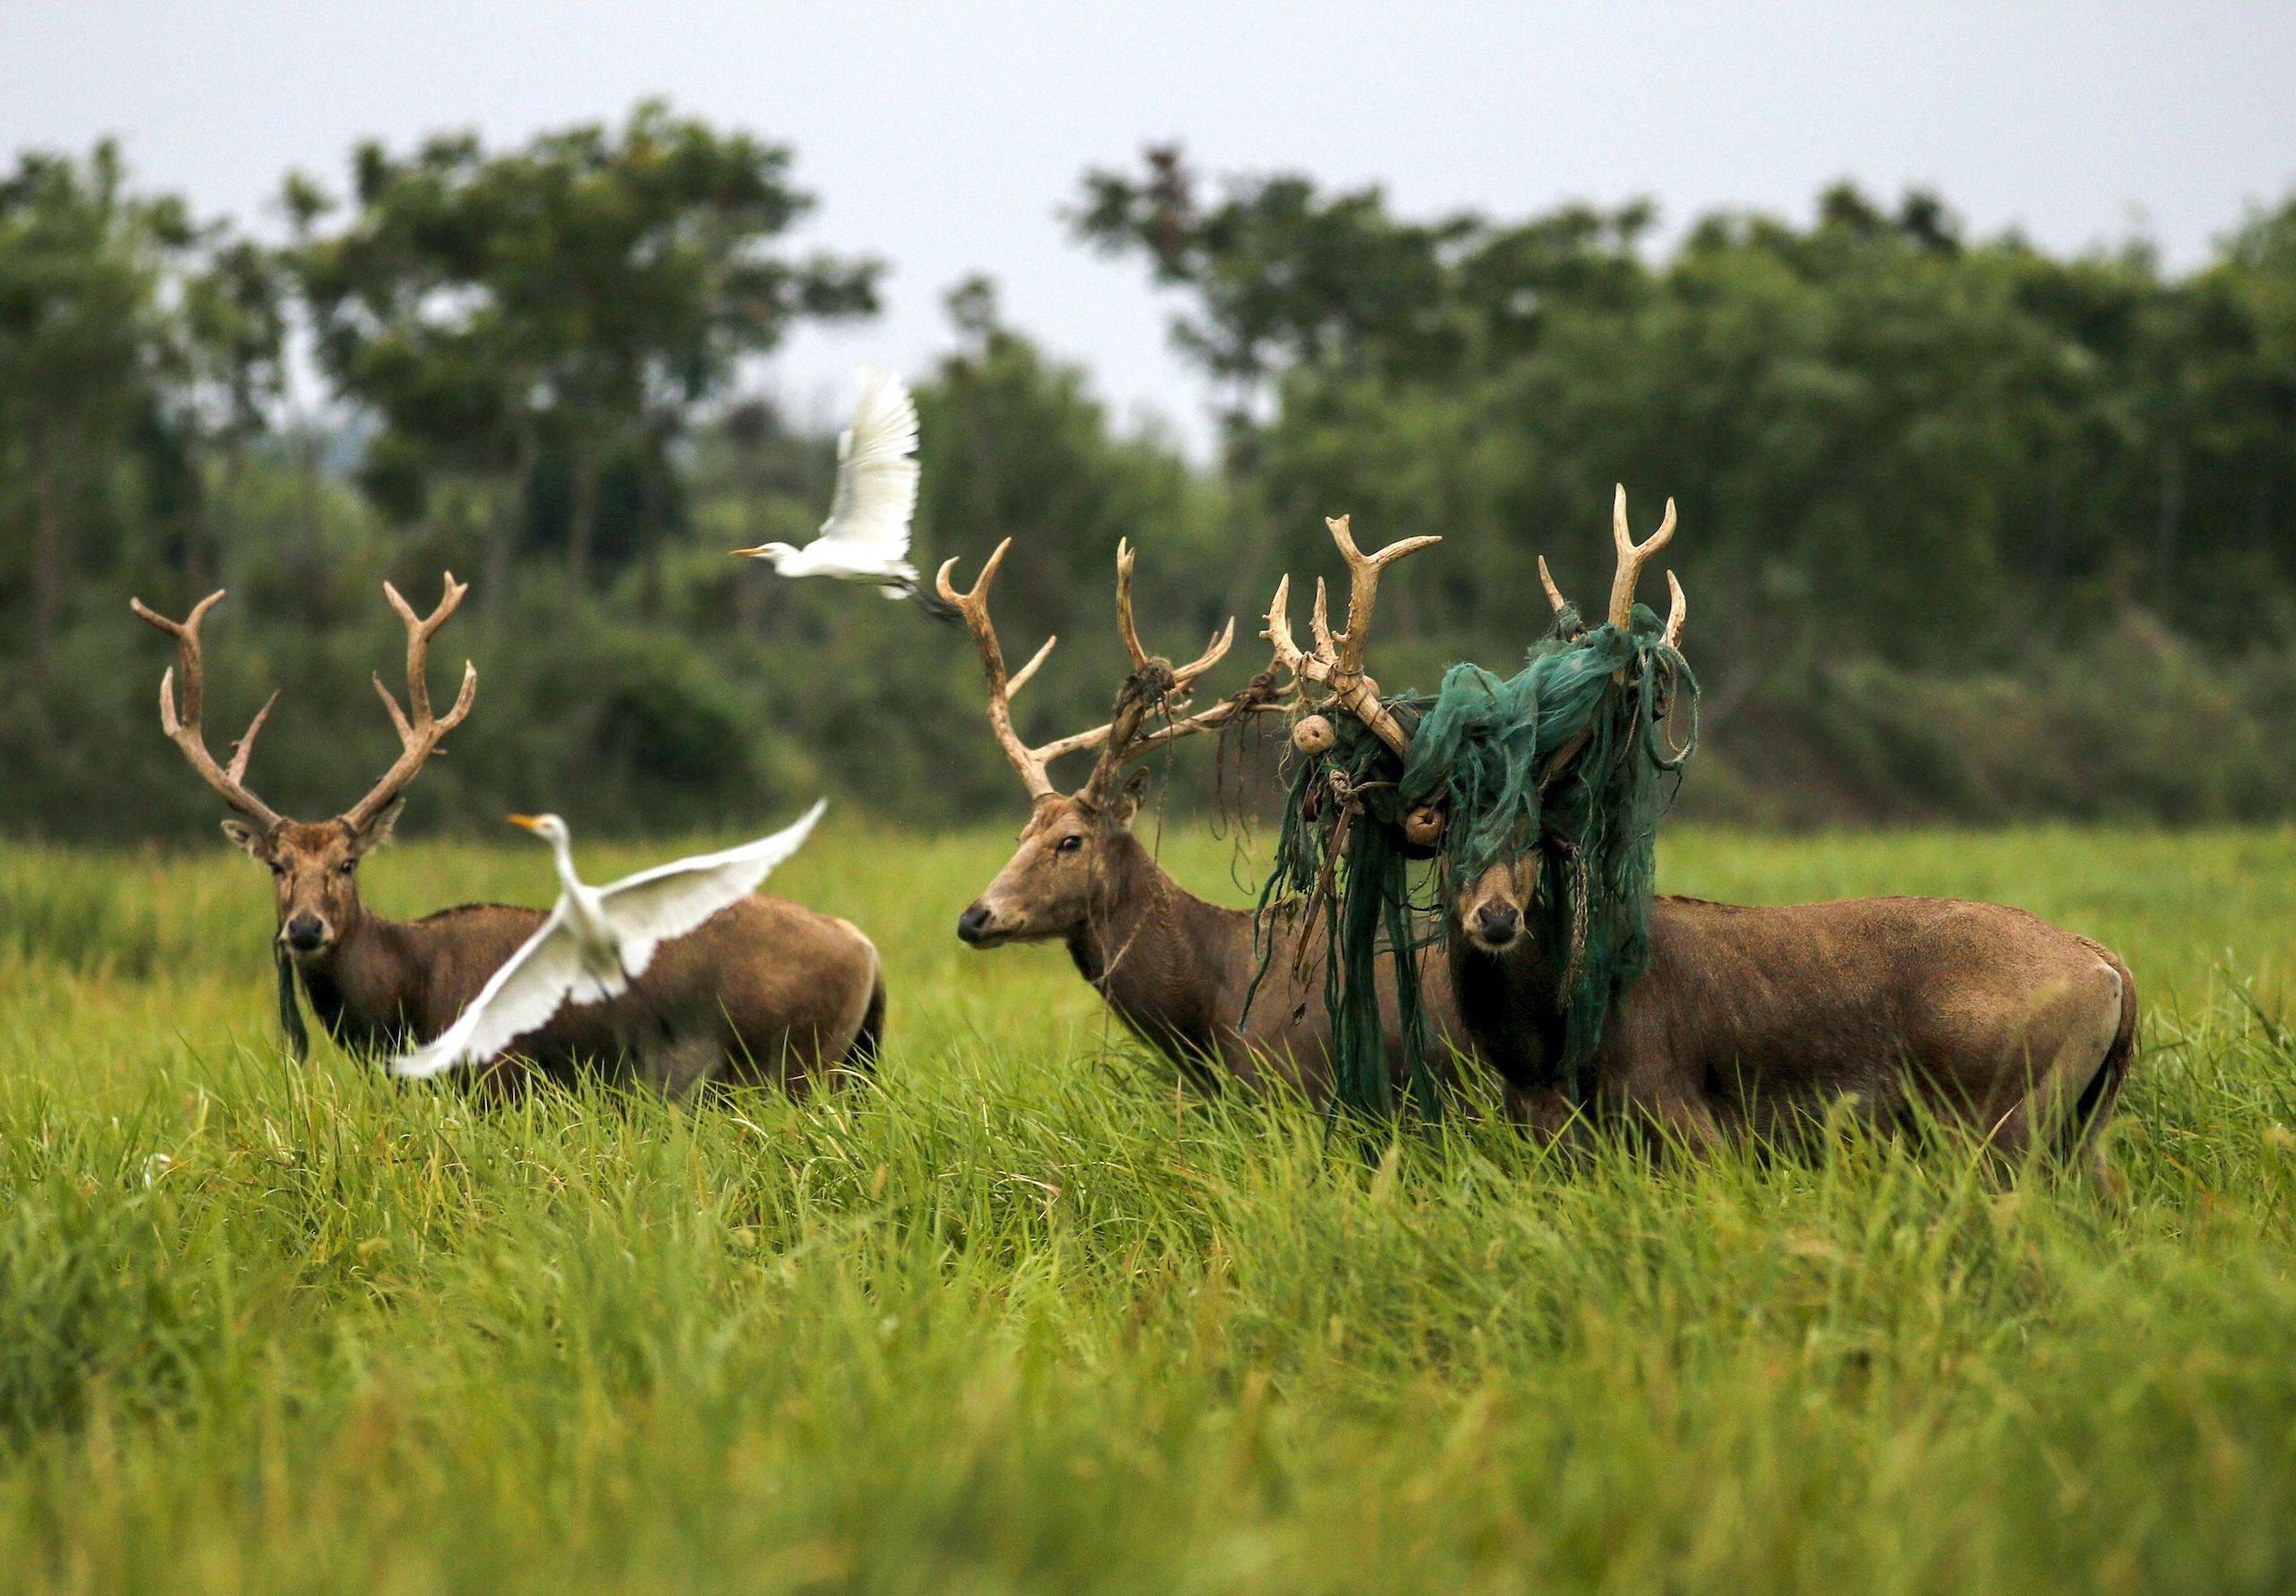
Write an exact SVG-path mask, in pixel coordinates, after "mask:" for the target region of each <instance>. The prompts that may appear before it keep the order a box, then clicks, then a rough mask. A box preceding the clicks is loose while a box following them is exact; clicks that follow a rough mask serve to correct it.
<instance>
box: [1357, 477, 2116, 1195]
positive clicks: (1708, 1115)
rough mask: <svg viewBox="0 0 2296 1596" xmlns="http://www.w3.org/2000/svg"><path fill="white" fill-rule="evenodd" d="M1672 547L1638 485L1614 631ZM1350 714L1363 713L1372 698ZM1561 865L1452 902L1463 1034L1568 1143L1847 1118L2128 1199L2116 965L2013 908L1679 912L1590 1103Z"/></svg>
mask: <svg viewBox="0 0 2296 1596" xmlns="http://www.w3.org/2000/svg"><path fill="white" fill-rule="evenodd" d="M1612 533H1613V542H1614V544H1615V547H1616V551H1617V568H1616V572H1615V575H1614V577H1613V582H1612V586H1611V594H1610V604H1609V609H1608V612H1607V621H1608V624H1610V625H1611V626H1613V627H1617V628H1621V629H1624V628H1626V627H1628V626H1629V625H1630V624H1631V620H1632V616H1633V610H1634V594H1635V588H1636V586H1637V584H1638V582H1639V577H1640V575H1641V572H1642V570H1643V568H1644V567H1645V566H1646V565H1647V563H1648V561H1649V559H1651V557H1652V556H1653V555H1654V554H1656V553H1657V551H1659V550H1660V549H1662V548H1663V547H1665V544H1666V543H1667V542H1668V541H1669V540H1670V539H1671V538H1672V536H1673V535H1674V505H1673V503H1672V502H1671V501H1669V502H1668V504H1667V506H1666V510H1665V516H1664V517H1663V519H1662V521H1661V523H1660V525H1659V527H1658V528H1657V531H1656V532H1654V533H1652V535H1651V536H1650V537H1648V538H1647V539H1645V540H1643V541H1641V542H1636V541H1635V539H1634V537H1633V535H1632V532H1631V526H1630V524H1629V521H1628V518H1627V512H1626V493H1625V490H1624V489H1623V488H1621V489H1620V490H1618V493H1617V495H1616V498H1615V499H1614V501H1613V515H1612ZM1539 575H1540V579H1541V583H1542V585H1543V586H1544V589H1545V592H1546V596H1547V599H1548V602H1549V603H1550V605H1551V606H1552V609H1553V611H1554V612H1555V614H1556V616H1557V617H1558V625H1559V626H1560V625H1563V624H1567V621H1566V620H1565V619H1564V618H1566V617H1567V616H1575V615H1576V613H1577V612H1576V611H1575V610H1571V609H1570V607H1569V606H1568V604H1567V603H1566V601H1565V600H1564V598H1563V595H1562V594H1561V590H1560V588H1559V587H1557V585H1555V583H1554V580H1553V578H1552V575H1551V574H1550V573H1549V572H1548V570H1547V568H1546V562H1545V561H1544V559H1542V560H1541V561H1540V562H1539ZM1667 585H1668V587H1669V589H1670V591H1671V594H1672V599H1671V603H1670V607H1669V612H1668V615H1667V619H1666V622H1665V634H1664V635H1665V639H1666V641H1667V642H1668V643H1669V644H1674V643H1676V642H1677V641H1678V640H1679V638H1680V637H1681V636H1682V632H1683V625H1684V623H1685V620H1686V619H1687V616H1688V612H1689V605H1688V601H1687V598H1686V597H1685V595H1684V594H1683V588H1682V585H1681V583H1680V582H1679V581H1677V580H1676V579H1675V578H1674V575H1673V573H1672V572H1669V573H1667ZM1335 703H1338V704H1339V705H1340V707H1342V708H1344V709H1347V710H1350V711H1352V712H1354V713H1358V714H1361V713H1364V709H1365V707H1364V705H1363V703H1362V701H1361V699H1360V698H1350V699H1348V700H1346V701H1344V702H1342V701H1341V700H1339V699H1338V698H1335ZM1661 713H1663V711H1662V712H1661ZM1582 746H1583V742H1574V743H1572V744H1570V745H1566V746H1565V747H1564V748H1562V749H1561V750H1558V751H1557V752H1556V754H1555V755H1554V756H1553V759H1552V762H1551V763H1550V765H1549V768H1548V770H1547V771H1546V773H1545V774H1544V776H1543V777H1542V780H1543V782H1546V783H1552V782H1554V781H1557V780H1567V779H1569V778H1570V765H1571V761H1572V759H1574V758H1575V757H1576V756H1577V754H1578V752H1579V750H1580V748H1581V747H1582ZM1565 867H1566V866H1565V861H1564V860H1563V859H1562V857H1561V855H1560V853H1559V851H1558V839H1556V838H1553V837H1536V838H1533V839H1527V840H1526V845H1525V846H1522V847H1521V848H1520V850H1519V851H1518V852H1516V853H1515V854H1513V855H1512V856H1511V857H1503V858H1501V859H1500V861H1499V862H1497V863H1493V864H1492V865H1491V866H1490V867H1489V868H1488V869H1487V870H1485V871H1483V872H1482V873H1481V874H1480V875H1479V876H1478V877H1477V878H1476V879H1474V880H1464V881H1455V882H1452V883H1450V886H1449V889H1448V903H1449V909H1448V924H1447V927H1446V935H1445V943H1446V959H1447V964H1448V969H1449V971H1450V976H1451V989H1452V993H1453V996H1454V999H1455V1001H1456V1002H1457V1008H1458V1014H1459V1019H1460V1022H1461V1024H1462V1026H1463V1027H1464V1028H1465V1034H1466V1036H1467V1037H1468V1039H1469V1041H1470V1042H1471V1044H1472V1045H1473V1047H1474V1052H1475V1053H1476V1054H1477V1055H1478V1056H1479V1057H1480V1058H1481V1059H1482V1060H1483V1063H1485V1064H1487V1065H1488V1066H1489V1067H1490V1068H1491V1069H1492V1071H1495V1072H1496V1073H1497V1074H1498V1075H1499V1076H1500V1079H1501V1080H1502V1081H1503V1082H1504V1083H1505V1090H1506V1095H1507V1100H1508V1105H1509V1109H1510V1111H1511V1112H1512V1113H1513V1114H1514V1115H1515V1117H1517V1118H1518V1120H1519V1121H1522V1122H1524V1123H1526V1124H1528V1125H1530V1126H1532V1127H1534V1128H1535V1129H1536V1130H1538V1131H1540V1132H1544V1134H1546V1135H1548V1136H1557V1135H1562V1134H1565V1133H1575V1129H1574V1128H1575V1127H1583V1126H1587V1125H1596V1126H1601V1125H1605V1124H1610V1125H1623V1126H1627V1127H1630V1128H1631V1130H1632V1131H1633V1132H1635V1133H1637V1134H1639V1135H1640V1136H1641V1137H1642V1138H1643V1139H1644V1140H1645V1141H1648V1142H1650V1143H1651V1144H1652V1145H1656V1146H1659V1147H1663V1148H1667V1149H1676V1148H1679V1149H1683V1150H1686V1151H1688V1152H1689V1153H1691V1154H1692V1155H1693V1156H1695V1155H1698V1154H1700V1153H1704V1152H1706V1151H1709V1150H1710V1149H1714V1148H1716V1147H1718V1146H1719V1145H1721V1144H1722V1143H1724V1142H1725V1141H1730V1140H1744V1139H1748V1138H1751V1139H1752V1140H1754V1141H1757V1142H1760V1143H1762V1144H1764V1145H1770V1144H1775V1143H1779V1142H1784V1141H1791V1140H1793V1139H1795V1138H1797V1137H1803V1136H1805V1135H1806V1133H1807V1132H1808V1131H1809V1130H1810V1129H1811V1128H1812V1127H1813V1125H1815V1124H1817V1123H1822V1121H1823V1120H1824V1119H1825V1118H1826V1117H1827V1116H1828V1115H1831V1114H1834V1113H1838V1112H1841V1111H1844V1110H1847V1111H1848V1112H1850V1113H1853V1114H1855V1115H1858V1116H1861V1117H1863V1118H1864V1119H1865V1120H1866V1121H1868V1122H1871V1123H1875V1124H1877V1125H1881V1126H1883V1127H1886V1128H1891V1129H1896V1130H1901V1131H1918V1129H1919V1128H1920V1127H1921V1126H1922V1125H1924V1124H1926V1123H1944V1124H1947V1125H1950V1126H1955V1127H1958V1128H1961V1129H1964V1130H1973V1131H1974V1132H1976V1133H1977V1136H1978V1137H1979V1140H1980V1141H1981V1142H1982V1143H1983V1144H1984V1145H1986V1146H1987V1147H1988V1148H1989V1149H1991V1150H1992V1151H1993V1152H1994V1153H1995V1154H1996V1157H1997V1160H1998V1161H1999V1162H2001V1163H2002V1164H2003V1165H2004V1166H2005V1167H2011V1168H2014V1167H2020V1166H2021V1165H2022V1163H2023V1162H2024V1161H2025V1160H2026V1159H2027V1158H2029V1157H2039V1158H2047V1159H2051V1160H2055V1161H2058V1162H2060V1163H2064V1164H2076V1163H2077V1164H2080V1165H2081V1166H2082V1167H2084V1168H2085V1169H2086V1170H2087V1172H2088V1173H2089V1174H2090V1175H2092V1176H2093V1177H2094V1178H2095V1179H2096V1180H2097V1181H2098V1183H2099V1184H2100V1185H2103V1186H2104V1187H2106V1188H2107V1189H2111V1188H2112V1187H2113V1184H2114V1182H2113V1176H2112V1174H2111V1171H2110V1170H2109V1167H2108V1165H2107V1163H2106V1160H2105V1158H2104V1153H2103V1150H2102V1147H2101V1143H2100V1132H2101V1130H2102V1128H2103V1126H2104V1123H2105V1122H2106V1121H2107V1119H2108V1118H2109V1116H2110V1115H2111V1113H2112V1110H2113V1106H2114V1104H2115V1102H2116V1100H2117V1098H2118V1095H2119V1092H2120V1089H2121V1085H2122V1082H2123V1081H2124V1080H2126V1076H2127V1073H2128V1070H2129V1067H2130V1064H2131V1062H2132V1061H2133V1059H2134V1057H2135V1045H2136V1030H2137V997H2136V984H2135V980H2134V979H2133V978H2132V977H2131V976H2130V975H2129V972H2128V968H2127V967H2126V965H2125V964H2123V963H2122V962H2121V960H2120V958H2118V956H2117V955H2115V954H2114V953H2112V952H2111V951H2110V950H2108V949H2106V948H2104V947H2102V946H2100V944H2098V943H2097V942H2094V941H2091V940H2090V939H2088V938H2086V937H2083V936H2077V935H2074V933H2072V932H2066V931H2063V930H2060V929H2059V928H2057V926H2055V925H2052V924H2048V922H2046V921H2044V920H2042V919H2040V918H2039V917H2038V916H2036V915H2031V914H2028V913H2027V912H2025V911H2024V910H2022V909H2018V908H2012V907H2009V906H2004V905H2000V904H1990V903H1970V902H1963V901H1960V900H1956V899H1949V898H1853V899H1846V900H1841V901H1837V902H1829V903H1813V904H1796V905H1788V906H1742V905H1736V904H1724V903H1711V902H1708V901H1706V900H1703V899H1700V898H1683V897H1665V896H1662V897H1659V898H1657V899H1656V901H1655V902H1654V904H1653V906H1652V910H1651V915H1650V934H1649V960H1648V967H1647V968H1646V970H1645V972H1644V974H1643V975H1642V976H1640V978H1639V980H1636V981H1635V982H1633V983H1632V984H1631V985H1629V986H1628V987H1627V988H1626V990H1625V991H1624V992H1623V993H1621V994H1618V995H1617V996H1616V997H1615V998H1614V1000H1613V1005H1612V1008H1611V1011H1610V1018H1609V1020H1608V1023H1607V1025H1606V1026H1605V1030H1604V1033H1603V1036H1602V1039H1601V1042H1600V1044H1599V1045H1598V1046H1597V1048H1596V1055H1595V1058H1594V1061H1593V1067H1592V1069H1591V1071H1589V1072H1588V1075H1589V1082H1588V1084H1586V1085H1584V1086H1583V1087H1582V1090H1581V1093H1580V1097H1579V1100H1574V1099H1573V1097H1571V1095H1570V1093H1568V1092H1567V1091H1566V1089H1565V1087H1564V1083H1563V1082H1562V1081H1561V1079H1560V1078H1559V1070H1558V1067H1557V1066H1558V1060H1559V1055H1560V1053H1561V1008H1562V997H1563V981H1564V976H1565V967H1566V964H1567V961H1568V959H1569V958H1570V946H1569V942H1570V931H1569V926H1568V924H1567V919H1568V912H1567V908H1564V907H1563V906H1562V902H1561V895H1560V894H1559V893H1556V892H1553V891H1550V890H1547V887H1548V885H1549V883H1552V882H1555V881H1558V880H1560V879H1561V874H1562V872H1563V870H1564V868H1565Z"/></svg>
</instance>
